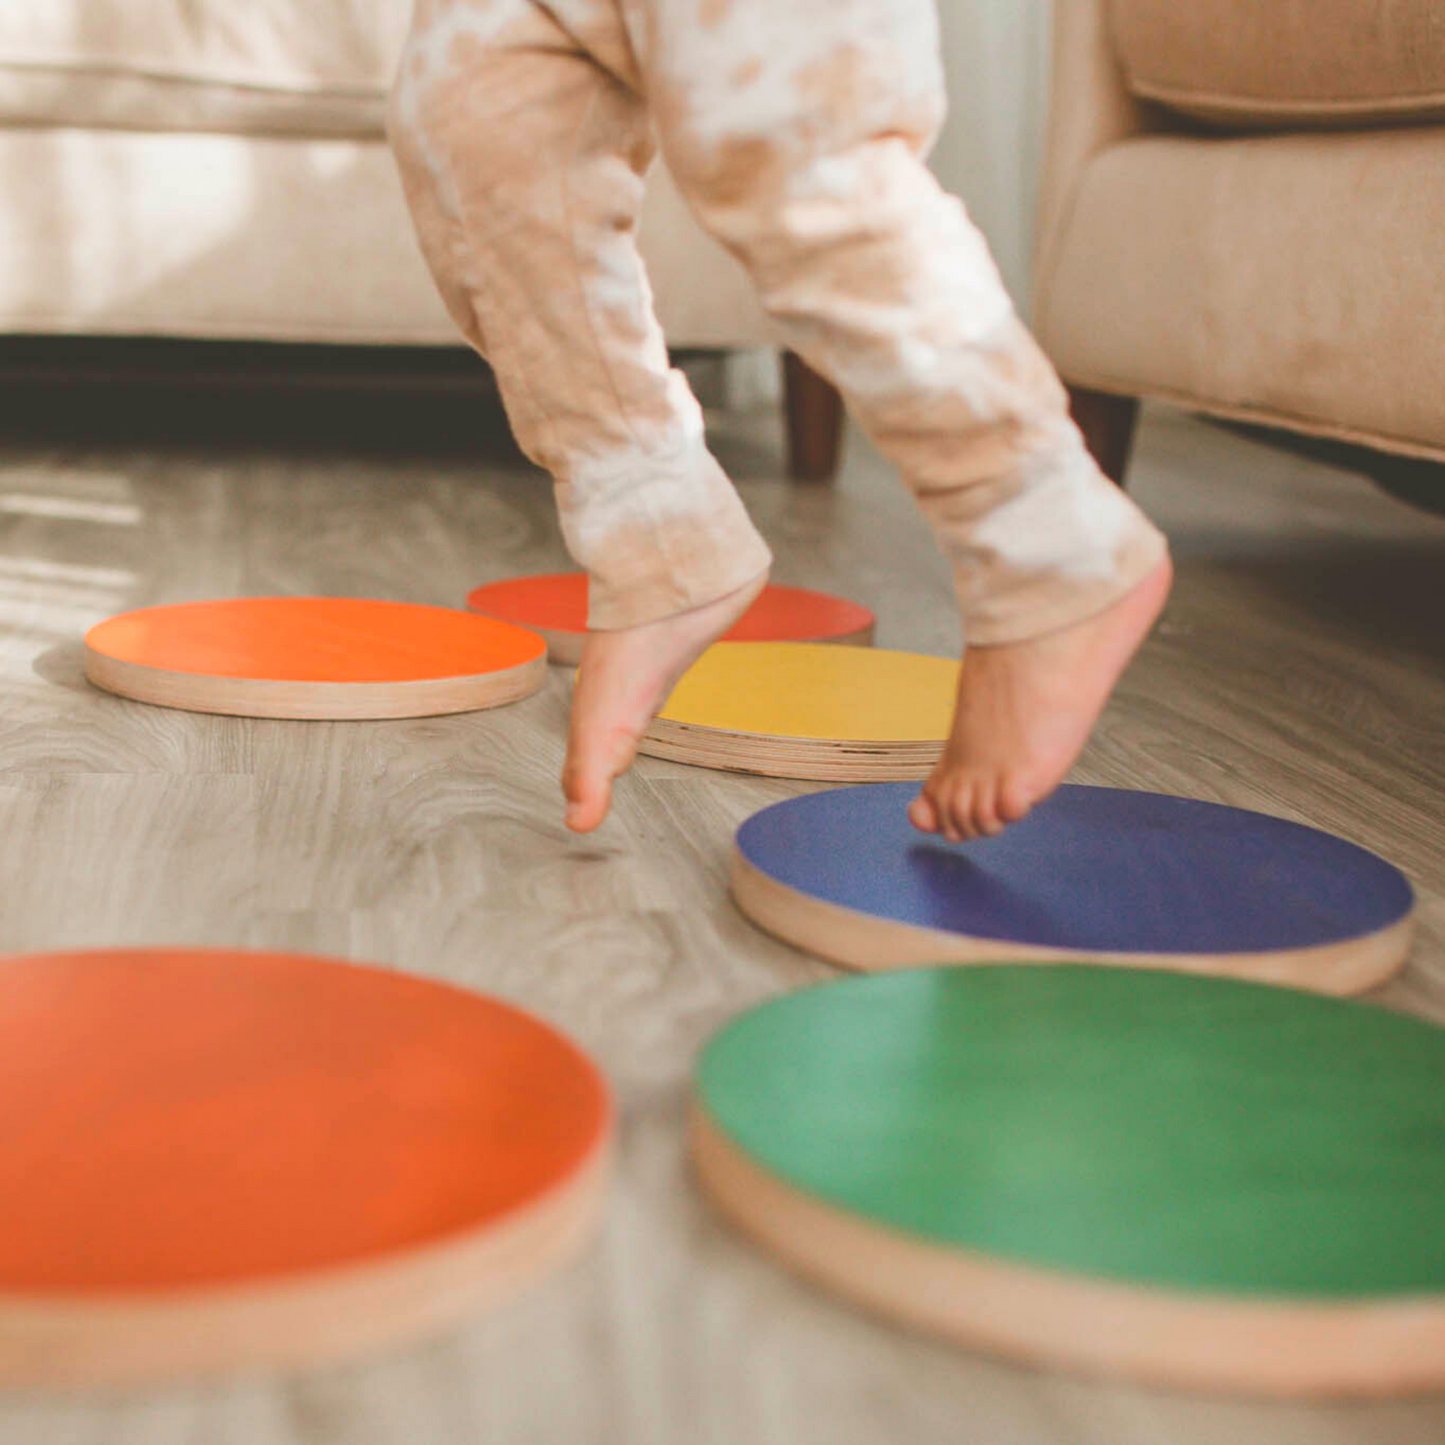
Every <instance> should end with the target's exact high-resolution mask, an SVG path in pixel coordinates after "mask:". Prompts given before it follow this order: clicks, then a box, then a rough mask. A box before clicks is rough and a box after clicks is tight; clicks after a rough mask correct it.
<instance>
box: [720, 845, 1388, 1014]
mask: <svg viewBox="0 0 1445 1445" xmlns="http://www.w3.org/2000/svg"><path fill="white" fill-rule="evenodd" d="M731 883H732V896H733V901H734V902H735V903H736V904H737V906H738V908H739V909H740V910H741V911H742V913H743V914H745V915H746V916H747V917H748V918H749V919H750V920H751V921H752V922H753V923H755V924H756V925H757V926H758V927H759V928H761V929H762V930H763V932H764V933H770V934H772V936H773V937H774V938H780V939H782V940H783V942H784V943H790V944H792V945H793V946H794V947H795V948H801V949H803V950H804V952H806V953H811V954H814V955H816V956H817V957H819V958H823V959H826V960H827V961H828V962H829V963H836V964H838V965H840V966H841V967H843V968H847V969H852V970H855V971H857V972H861V973H875V972H880V971H885V970H889V969H900V968H919V967H924V966H927V965H929V964H936V963H948V964H960V965H964V964H977V963H1006V962H1015V963H1098V964H1112V965H1116V966H1119V967H1125V968H1164V969H1169V970H1172V971H1174V972H1178V973H1199V974H1209V975H1211V976H1214V977H1219V978H1242V979H1248V980H1251V981H1252V982H1255V983H1269V984H1276V985H1279V986H1281V987H1288V988H1299V989H1306V990H1309V991H1310V992H1312V993H1324V994H1334V995H1339V996H1348V995H1351V994H1359V993H1366V992H1368V991H1369V990H1370V989H1372V988H1377V987H1379V985H1381V984H1383V983H1386V982H1388V981H1389V980H1390V979H1391V978H1393V977H1394V976H1395V974H1397V973H1398V972H1399V971H1400V969H1402V968H1403V967H1404V965H1405V961H1406V959H1407V958H1408V957H1409V953H1410V946H1411V944H1412V943H1413V941H1414V938H1415V913H1414V912H1411V913H1410V914H1408V915H1407V916H1406V917H1404V918H1402V919H1400V920H1399V921H1398V922H1397V923H1392V924H1391V925H1390V926H1389V927H1388V928H1383V929H1381V930H1379V931H1378V932H1376V933H1370V934H1366V935H1364V936H1363V937H1360V938H1351V939H1347V940H1345V941H1343V942H1340V943H1328V944H1320V945H1317V946H1315V947H1312V948H1292V949H1273V950H1270V951H1268V952H1264V953H1219V954H1180V953H1110V952H1098V953H1095V952H1085V951H1075V950H1072V949H1057V948H1040V947H1034V946H1030V945H1027V944H1016V943H1001V942H996V941H993V940H990V939H987V938H970V937H968V936H967V935H966V934H961V933H950V932H947V931H945V930H943V929H935V928H921V927H919V926H918V925H916V924H912V923H900V922H897V921H895V920H893V919H887V918H879V917H877V916H876V915H875V914H871V913H864V912H862V911H861V910H859V909H856V908H845V907H843V906H842V905H841V904H837V903H830V902H828V901H826V900H824V899H821V898H816V897H814V896H813V895H811V894H808V893H803V892H801V891H800V890H798V889H796V888H790V887H789V886H788V885H787V884H785V883H779V882H778V880H777V879H776V878H771V877H769V876H768V875H767V874H766V873H764V872H763V871H762V870H761V869H760V868H757V867H755V866H754V865H753V864H752V863H750V862H749V861H748V859H747V858H745V857H744V856H743V853H742V851H741V850H740V849H739V848H738V847H736V845H735V846H734V848H733V852H732V870H731Z"/></svg>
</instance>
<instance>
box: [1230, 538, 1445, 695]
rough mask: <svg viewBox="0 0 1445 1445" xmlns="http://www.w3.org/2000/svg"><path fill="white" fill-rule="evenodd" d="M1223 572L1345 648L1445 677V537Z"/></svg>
mask: <svg viewBox="0 0 1445 1445" xmlns="http://www.w3.org/2000/svg"><path fill="white" fill-rule="evenodd" d="M1221 570H1222V571H1224V572H1225V573H1228V574H1233V575H1235V576H1237V577H1238V579H1239V585H1240V587H1241V589H1244V590H1247V591H1249V592H1252V593H1263V594H1265V595H1266V596H1268V597H1269V598H1270V599H1271V601H1272V602H1274V603H1278V604H1279V605H1281V606H1283V607H1287V608H1289V609H1290V610H1292V611H1298V612H1307V613H1309V614H1310V615H1312V616H1314V617H1316V618H1319V619H1320V620H1321V621H1323V622H1324V623H1326V624H1327V625H1329V626H1330V627H1332V628H1334V629H1335V630H1336V633H1337V635H1338V637H1339V639H1340V640H1341V641H1343V642H1347V643H1349V644H1351V645H1354V646H1358V647H1362V648H1367V649H1369V651H1371V652H1372V653H1374V654H1376V655H1379V656H1396V657H1408V658H1411V659H1413V660H1415V661H1417V662H1419V663H1421V664H1423V665H1425V666H1426V667H1428V668H1429V669H1430V670H1431V671H1436V672H1439V673H1440V674H1441V675H1445V608H1442V604H1441V596H1442V582H1445V539H1442V538H1440V537H1430V538H1422V539H1420V540H1419V541H1415V540H1406V539H1401V540H1399V541H1391V542H1381V541H1376V540H1373V539H1364V538H1361V539H1360V540H1359V541H1357V542H1354V543H1348V544H1346V543H1341V544H1337V545H1334V546H1331V547H1330V548H1328V549H1320V550H1315V549H1310V550H1303V551H1300V552H1298V553H1297V554H1295V555H1292V556H1285V555H1275V556H1271V557H1253V558H1251V559H1250V560H1249V561H1248V562H1247V563H1246V562H1240V563H1228V564H1224V565H1223V567H1222V568H1221Z"/></svg>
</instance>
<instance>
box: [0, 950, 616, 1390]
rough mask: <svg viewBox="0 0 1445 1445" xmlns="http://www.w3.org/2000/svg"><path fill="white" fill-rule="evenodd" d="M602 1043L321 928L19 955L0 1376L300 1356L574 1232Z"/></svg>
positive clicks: (4, 962)
mask: <svg viewBox="0 0 1445 1445" xmlns="http://www.w3.org/2000/svg"><path fill="white" fill-rule="evenodd" d="M611 1117H612V1113H611V1103H610V1100H609V1095H608V1090H607V1086H606V1084H605V1082H604V1081H603V1078H602V1076H601V1075H600V1074H599V1072H598V1070H597V1069H596V1067H595V1066H594V1065H593V1064H592V1063H591V1062H590V1061H589V1060H588V1059H587V1058H586V1057H585V1056H584V1055H583V1054H582V1053H580V1052H579V1051H578V1050H577V1049H576V1048H575V1047H574V1046H573V1045H572V1044H570V1043H569V1042H568V1041H567V1040H566V1039H564V1038H563V1037H562V1036H561V1035H559V1034H558V1033H556V1032H555V1031H554V1030H552V1029H551V1028H549V1027H548V1026H547V1025H546V1024H544V1023H542V1022H541V1021H540V1020H538V1019H535V1018H532V1017H531V1016H530V1015H528V1014H526V1013H523V1012H521V1011H520V1010H518V1009H515V1008H512V1007H510V1006H509V1005H507V1004H504V1003H501V1002H498V1001H497V1000H495V999H490V998H486V997H483V996H481V995H478V994H475V993H470V992H467V991H465V990H462V989H458V988H454V987H450V986H447V985H443V984H439V983H434V982H430V981H428V980H425V979H421V978H416V977H412V976H408V975H405V974H400V973H392V972H388V971H385V970H382V969H376V968H364V967H358V966H355V965H348V964H343V963H340V962H334V961H328V960H325V959H319V958H310V957H305V956H299V955H288V954H277V953H248V952H231V951H220V950H206V949H123V950H115V951H104V952H81V953H53V954H38V955H31V956H18V957H11V958H6V959H0V1140H3V1141H4V1146H3V1148H0V1382H4V1383H8V1384H51V1383H97V1382H119V1381H136V1380H147V1379H157V1378H164V1377H172V1376H177V1375H190V1374H196V1373H210V1372H214V1371H226V1370H231V1369H239V1368H243V1367H247V1368H254V1367H257V1366H261V1367H286V1366H296V1365H299V1364H303V1363H308V1362H312V1361H316V1360H321V1359H329V1358H333V1357H336V1356H340V1355H343V1354H347V1353H350V1352H352V1351H354V1350H358V1349H363V1348H369V1347H374V1346H376V1345H379V1344H381V1343H383V1342H386V1341H389V1340H392V1339H394V1338H398V1337H402V1336H406V1335H410V1334H412V1333H414V1332H418V1331H424V1330H429V1329H433V1328H436V1327H440V1326H442V1325H444V1324H447V1323H449V1322H452V1321H454V1320H456V1319H458V1318H460V1317H462V1316H464V1315H467V1314H469V1313H471V1312H472V1311H474V1310H476V1309H479V1308H481V1307H483V1306H486V1305H489V1304H492V1303H494V1302H497V1301H499V1300H502V1299H505V1298H507V1297H509V1296H511V1295H512V1294H513V1293H514V1292H516V1291H517V1290H518V1289H519V1288H521V1287H522V1286H523V1285H524V1284H525V1283H526V1282H527V1281H529V1280H530V1279H532V1278H533V1277H534V1276H536V1275H537V1274H539V1273H540V1272H542V1271H544V1270H545V1269H547V1268H549V1267H551V1266H552V1265H554V1264H556V1263H557V1262H558V1261H559V1260H561V1259H562V1258H564V1257H566V1256H567V1255H569V1254H571V1253H572V1252H573V1251H574V1250H575V1249H576V1248H578V1247H579V1246H580V1245H581V1244H582V1242H583V1241H584V1239H585V1238H586V1237H587V1236H588V1234H589V1233H590V1231H591V1229H592V1226H593V1224H594V1222H595V1220H596V1216H597V1214H598V1211H599V1207H600V1205H601V1203H602V1200H603V1196H604V1190H605V1182H606V1174H607V1158H608V1152H609V1147H608V1146H609V1141H610V1136H611V1130H612V1123H611Z"/></svg>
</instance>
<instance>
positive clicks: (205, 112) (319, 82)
mask: <svg viewBox="0 0 1445 1445" xmlns="http://www.w3.org/2000/svg"><path fill="white" fill-rule="evenodd" d="M410 12H411V5H410V0H305V3H298V0H244V3H242V4H238V3H236V0H123V3H121V0H44V3H35V4H12V5H0V124H3V123H10V124H15V123H23V124H37V125H40V124H43V125H75V126H102V125H104V126H125V127H133V128H137V129H142V130H215V131H228V132H249V133H253V134H313V135H352V136H379V135H380V134H381V119H382V97H383V95H384V93H385V91H386V89H387V87H388V85H389V84H390V81H391V74H392V70H393V67H394V65H395V57H396V55H397V54H398V53H399V52H400V49H401V43H402V40H403V38H404V36H405V33H406V26H407V23H408V20H409V17H410Z"/></svg>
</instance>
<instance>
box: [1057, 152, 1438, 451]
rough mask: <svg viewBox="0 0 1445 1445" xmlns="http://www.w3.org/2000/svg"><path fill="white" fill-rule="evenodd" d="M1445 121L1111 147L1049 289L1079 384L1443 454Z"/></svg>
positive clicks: (1082, 199) (1083, 189) (1061, 351)
mask: <svg viewBox="0 0 1445 1445" xmlns="http://www.w3.org/2000/svg"><path fill="white" fill-rule="evenodd" d="M1442 234H1445V126H1401V127H1396V128H1392V129H1389V130H1379V131H1364V132H1352V133H1350V134H1348V135H1318V134H1293V135H1272V136H1250V137H1229V138H1217V137H1211V138H1184V137H1179V136H1152V137H1148V138H1145V139H1140V140H1133V141H1127V142H1125V143H1124V144H1122V145H1116V146H1111V147H1109V148H1108V149H1106V150H1104V151H1102V152H1101V153H1100V154H1099V155H1098V156H1096V157H1095V158H1094V159H1093V160H1092V161H1091V162H1089V164H1088V165H1087V166H1086V167H1085V169H1084V171H1083V174H1082V176H1081V177H1080V180H1079V186H1078V191H1077V194H1076V197H1075V201H1074V208H1073V211H1072V214H1071V218H1070V222H1069V226H1068V229H1067V231H1066V233H1065V234H1064V235H1063V237H1062V239H1061V242H1060V244H1059V245H1058V247H1057V248H1056V250H1055V252H1054V255H1053V256H1052V258H1051V259H1050V261H1049V263H1048V265H1047V267H1046V268H1045V269H1044V270H1043V271H1041V273H1040V276H1039V286H1038V294H1037V296H1036V299H1035V317H1034V319H1035V325H1036V327H1037V329H1038V333H1039V338H1040V340H1041V341H1042V343H1043V344H1044V347H1045V349H1046V350H1047V351H1048V352H1049V354H1050V355H1051V356H1052V358H1053V360H1054V362H1055V364H1056V365H1057V366H1058V367H1059V369H1060V371H1061V372H1062V373H1063V374H1064V376H1065V378H1066V379H1067V380H1069V381H1071V382H1074V383H1076V384H1079V385H1082V386H1088V387H1094V388H1096V389H1098V390H1100V391H1115V392H1123V393H1127V394H1133V395H1136V396H1158V397H1163V398H1166V399H1169V400H1173V401H1177V402H1180V403H1182V404H1184V405H1186V406H1191V407H1197V408H1199V409H1201V410H1204V411H1210V412H1217V413H1220V414H1223V415H1228V416H1237V417H1245V418H1249V419H1252V420H1256V421H1263V422H1266V423H1271V424H1274V425H1279V426H1284V427H1287V428H1290V429H1292V430H1297V431H1305V432H1314V433H1318V434H1321V435H1326V436H1333V437H1337V438H1341V439H1343V440H1347V441H1358V442H1364V443H1367V444H1369V445H1372V446H1377V447H1380V448H1382V449H1384V450H1386V451H1396V452H1401V453H1405V454H1410V455H1419V456H1430V457H1434V458H1440V459H1445V391H1442V390H1441V386H1440V377H1441V376H1442V374H1445V289H1442V288H1441V286H1440V260H1439V257H1440V249H1439V238H1440V236H1441V235H1442Z"/></svg>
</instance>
